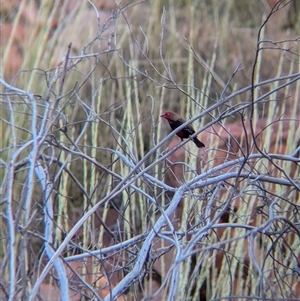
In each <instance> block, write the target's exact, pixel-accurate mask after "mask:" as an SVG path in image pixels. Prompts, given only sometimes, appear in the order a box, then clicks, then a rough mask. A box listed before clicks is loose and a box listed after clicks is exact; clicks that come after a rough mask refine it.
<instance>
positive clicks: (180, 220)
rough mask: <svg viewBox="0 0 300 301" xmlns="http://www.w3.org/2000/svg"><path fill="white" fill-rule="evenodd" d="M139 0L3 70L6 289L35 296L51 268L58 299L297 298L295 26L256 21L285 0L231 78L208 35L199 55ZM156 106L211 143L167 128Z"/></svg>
mask: <svg viewBox="0 0 300 301" xmlns="http://www.w3.org/2000/svg"><path fill="white" fill-rule="evenodd" d="M154 2H155V1H154ZM86 5H89V6H91V5H92V6H93V3H92V2H88V3H87V4H86ZM144 5H145V3H138V2H129V4H127V5H125V6H123V7H119V8H118V9H117V10H116V12H115V13H114V14H112V16H111V17H110V18H109V19H108V20H107V21H106V22H105V23H104V24H101V22H100V21H101V20H100V16H99V15H98V12H97V10H96V8H95V9H94V8H93V14H94V16H96V17H97V22H98V30H97V33H96V34H95V35H94V36H93V38H91V39H89V42H88V43H87V44H86V45H85V46H84V47H82V48H81V50H80V51H78V52H77V54H76V55H75V52H76V50H74V49H73V47H74V46H73V44H72V43H70V44H69V47H67V48H64V56H63V58H62V60H61V61H60V62H59V63H56V64H55V67H53V68H51V69H49V68H47V67H45V66H43V67H41V65H42V62H45V61H46V62H50V57H52V56H53V54H54V53H55V51H54V46H53V49H51V48H49V53H48V52H46V51H45V52H44V53H40V54H39V53H38V54H36V55H37V60H36V61H34V64H33V65H32V66H33V67H34V68H32V66H31V65H30V63H29V62H30V61H31V60H30V59H28V62H27V63H28V64H29V65H28V66H27V69H25V68H24V69H22V71H20V72H19V73H18V74H17V75H16V76H15V77H14V78H13V79H12V80H11V81H10V82H8V81H7V80H5V79H4V78H3V77H1V79H0V82H1V85H2V92H1V123H2V130H3V133H2V147H1V161H0V162H1V170H0V173H1V178H2V179H3V180H2V181H1V182H2V184H1V192H2V194H1V203H0V205H1V229H0V234H1V236H0V237H1V241H2V244H1V246H0V254H1V264H0V265H1V269H0V278H1V279H2V280H1V294H2V295H1V297H3V299H4V300H6V299H8V300H16V298H19V299H20V300H30V301H31V300H36V299H35V298H40V300H45V299H43V298H44V297H43V296H42V295H41V294H40V293H39V290H40V287H41V285H42V284H45V283H47V284H51V285H54V286H55V287H58V288H59V291H60V294H61V299H62V300H69V299H70V298H75V297H72V295H73V294H75V293H78V294H79V295H80V296H81V297H82V298H86V299H88V300H106V301H107V300H115V298H117V297H119V298H120V297H122V298H124V299H126V300H151V298H158V299H157V300H200V298H201V300H205V299H206V300H243V297H245V298H246V297H249V296H251V298H252V299H253V300H296V299H297V297H299V291H300V289H299V284H298V279H299V274H300V266H299V260H300V255H299V249H300V245H299V240H300V221H299V220H300V213H299V210H300V201H299V191H300V174H299V163H300V159H299V157H300V156H299V153H300V145H299V137H300V127H299V118H300V117H299V99H300V92H299V91H300V58H299V49H300V45H299V40H300V37H299V36H291V35H290V36H289V37H287V38H286V39H284V40H272V39H269V37H268V36H267V35H266V27H267V26H268V24H269V22H272V18H276V16H277V14H278V13H279V12H280V11H282V10H285V9H287V7H288V5H290V2H289V1H278V2H277V3H276V5H275V6H274V7H273V8H272V9H270V12H269V14H266V15H265V16H264V20H263V23H262V25H261V26H260V28H259V31H258V32H257V37H256V45H255V47H256V49H255V48H253V54H254V55H253V60H252V61H251V69H249V72H246V71H244V69H243V68H244V65H243V64H244V62H243V61H239V62H237V64H236V66H235V70H231V71H228V70H227V72H228V73H227V75H228V76H227V80H224V79H222V76H219V75H218V72H217V71H216V69H218V63H217V61H218V59H220V57H221V53H218V49H219V45H217V42H215V45H214V46H213V48H212V50H213V51H212V52H211V55H210V56H209V57H208V56H207V54H205V55H206V58H204V57H203V55H201V54H200V53H199V52H198V50H197V48H198V47H197V45H196V43H195V40H197V39H196V37H197V35H198V33H197V32H195V31H196V29H195V30H194V29H193V26H192V25H191V26H190V27H189V31H188V35H186V36H185V37H184V38H183V36H184V34H181V33H180V32H178V31H177V28H176V22H178V19H177V16H176V13H175V12H174V11H172V7H170V8H169V10H168V9H163V8H162V6H159V5H157V4H156V5H157V6H156V5H155V4H149V6H150V7H151V10H150V11H151V12H152V13H153V12H156V14H157V15H156V17H155V20H156V21H157V20H159V19H160V23H159V24H158V23H155V22H154V21H153V23H151V21H149V23H148V24H147V25H145V24H142V25H143V26H142V25H140V24H139V21H140V20H139V18H142V16H139V15H138V12H139V9H140V6H141V7H142V8H143V12H144V13H145V14H146V13H147V8H145V7H144ZM146 5H148V3H146ZM199 5H200V4H199ZM201 7H202V6H201V5H200V7H197V5H196V7H191V9H190V10H189V16H188V18H189V22H190V24H193V22H196V18H197V9H200V8H201ZM158 15H159V18H157V16H158ZM133 16H135V17H136V18H137V21H136V22H137V23H135V26H133V25H132V23H133V22H134V21H133V18H134V17H133ZM137 16H138V17H137ZM146 26H148V28H147V27H146ZM151 31H153V32H155V33H159V34H158V35H156V38H157V39H156V42H154V41H155V39H154V38H153V36H151V40H150V39H149V38H150V32H151ZM218 34H220V36H219V38H220V39H222V37H221V32H219V33H218ZM216 40H217V39H216ZM174 41H178V45H176V43H174ZM50 42H51V43H53V41H51V40H49V41H48V42H47V43H49V44H45V45H50ZM37 43H38V41H37ZM42 46H43V45H42ZM42 46H41V48H44V49H46V47H42ZM49 47H50V46H49ZM34 49H39V48H38V47H37V48H34ZM273 54H274V57H275V58H276V59H278V63H276V64H275V66H276V65H277V69H272V70H266V68H268V60H269V57H272V55H273ZM39 55H40V57H39ZM205 55H204V56H205ZM46 58H49V61H48V60H46ZM29 66H31V67H29ZM273 67H274V65H272V68H273ZM243 72H244V73H243ZM240 78H243V79H245V80H246V81H247V80H248V85H245V86H243V87H242V86H239V83H240V82H239V79H240ZM165 109H172V110H176V111H177V112H179V113H180V114H181V115H183V116H185V117H187V119H189V120H188V121H187V123H189V122H193V125H194V127H195V128H197V134H199V137H202V139H205V141H203V142H204V143H205V144H206V147H205V150H203V151H202V150H201V151H200V152H198V150H197V149H196V148H195V146H194V145H193V144H192V143H190V142H189V141H188V140H185V141H183V142H180V141H179V139H178V140H177V139H176V138H174V135H175V134H174V132H172V133H170V132H169V128H168V127H165V126H166V124H165V123H164V122H162V121H160V120H159V115H160V114H161V112H163V111H164V110H165ZM187 123H186V124H187ZM186 124H184V125H182V126H181V127H180V128H182V127H184V126H185V125H186ZM234 127H235V128H236V127H237V130H235V132H234V133H233V132H232V131H231V129H232V128H234ZM180 128H179V129H180ZM173 139H174V140H173ZM171 140H172V142H171V143H170V141H171ZM174 141H175V143H174ZM88 259H92V267H91V268H90V267H88V263H87V260H88ZM75 261H76V262H81V263H82V264H81V265H80V269H79V270H78V269H77V270H76V269H75V268H74V267H72V262H75ZM89 277H90V278H89ZM93 277H94V278H93ZM100 279H105V281H104V283H105V288H104V287H102V284H101V285H100V284H99V280H100ZM154 282H155V283H156V285H157V286H155V285H154ZM104 289H105V290H107V291H108V294H107V295H106V296H104V295H102V294H101V291H104ZM77 296H78V295H77ZM252 299H251V300H252ZM74 300H77V299H74ZM245 300H246V299H245Z"/></svg>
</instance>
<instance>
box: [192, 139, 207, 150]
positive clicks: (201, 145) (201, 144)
mask: <svg viewBox="0 0 300 301" xmlns="http://www.w3.org/2000/svg"><path fill="white" fill-rule="evenodd" d="M193 141H194V143H195V144H196V145H197V147H198V148H200V147H204V146H205V145H204V143H202V142H201V141H200V140H198V138H197V137H195V138H194V139H193Z"/></svg>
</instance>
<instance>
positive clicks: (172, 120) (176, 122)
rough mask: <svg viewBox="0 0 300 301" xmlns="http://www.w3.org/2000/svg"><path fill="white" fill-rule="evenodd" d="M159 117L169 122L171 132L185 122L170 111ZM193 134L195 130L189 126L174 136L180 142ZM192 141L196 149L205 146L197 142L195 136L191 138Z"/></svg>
mask: <svg viewBox="0 0 300 301" xmlns="http://www.w3.org/2000/svg"><path fill="white" fill-rule="evenodd" d="M160 117H163V118H165V119H166V120H167V121H168V122H169V124H170V127H171V129H172V130H173V131H174V130H176V129H177V128H178V127H179V126H181V125H182V124H183V123H185V122H186V121H185V120H184V119H183V118H181V117H180V116H179V115H177V114H176V113H174V112H171V111H168V112H165V113H163V114H162V115H160ZM193 134H195V130H194V128H193V127H192V126H191V125H190V124H188V125H186V126H185V127H184V128H183V129H181V130H180V131H178V132H177V133H176V135H177V136H178V137H179V138H180V139H181V141H182V140H183V138H185V139H188V138H189V137H190V136H192V135H193ZM193 141H194V143H195V144H196V145H197V147H204V146H205V145H204V143H202V142H201V141H200V140H198V138H197V136H196V137H194V138H193Z"/></svg>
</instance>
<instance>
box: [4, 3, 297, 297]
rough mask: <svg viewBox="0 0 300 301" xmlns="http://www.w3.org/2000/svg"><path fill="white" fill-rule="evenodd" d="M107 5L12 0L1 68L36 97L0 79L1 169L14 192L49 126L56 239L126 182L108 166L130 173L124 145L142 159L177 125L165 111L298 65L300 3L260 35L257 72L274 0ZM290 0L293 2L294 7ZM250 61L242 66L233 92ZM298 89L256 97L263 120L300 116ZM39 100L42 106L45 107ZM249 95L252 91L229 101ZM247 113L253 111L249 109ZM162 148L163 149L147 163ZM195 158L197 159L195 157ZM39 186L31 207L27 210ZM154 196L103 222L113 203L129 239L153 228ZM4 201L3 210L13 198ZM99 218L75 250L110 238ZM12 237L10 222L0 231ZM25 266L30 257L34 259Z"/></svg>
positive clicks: (18, 206) (45, 160)
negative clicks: (164, 117) (13, 164)
mask: <svg viewBox="0 0 300 301" xmlns="http://www.w3.org/2000/svg"><path fill="white" fill-rule="evenodd" d="M16 2H18V1H16ZM106 2H107V3H105V1H98V2H97V1H94V4H93V5H94V6H95V7H93V5H92V4H91V3H90V2H88V1H84V2H78V1H60V0H56V1H48V0H43V1H38V2H36V1H29V0H28V1H20V2H18V5H14V4H12V2H10V1H4V3H3V5H1V20H2V24H3V26H2V29H1V31H2V32H1V35H2V38H1V49H0V54H1V57H2V58H3V61H2V72H3V74H2V76H3V79H4V80H5V81H6V83H7V84H8V85H11V86H13V87H16V88H18V89H20V90H23V91H27V92H28V94H30V95H31V96H25V94H23V93H21V92H20V93H19V92H18V91H16V90H15V91H10V90H9V89H8V88H5V87H3V86H2V87H1V89H2V90H1V130H2V131H1V132H2V136H1V141H2V142H1V143H2V146H1V160H2V161H1V162H2V163H3V162H4V163H5V164H6V167H5V165H4V163H3V164H2V165H1V169H0V177H1V179H4V181H3V182H2V183H3V184H2V185H3V187H2V192H4V194H5V192H6V189H9V187H7V186H5V185H6V184H5V179H7V177H8V175H7V167H8V166H9V160H10V159H11V158H12V156H13V155H14V154H16V153H18V154H17V160H18V162H21V160H23V159H24V160H26V158H28V153H29V151H30V148H31V144H28V145H26V143H27V142H29V141H30V140H31V139H32V135H33V133H32V132H33V128H34V129H35V130H36V131H37V132H39V131H40V129H41V128H43V130H44V131H45V134H44V135H42V136H41V137H44V138H43V139H44V143H43V144H42V146H41V149H42V152H41V154H40V157H39V158H38V159H39V160H38V161H37V162H40V164H41V165H42V166H44V167H45V168H49V172H50V173H49V178H50V181H51V182H52V183H53V184H54V191H53V193H54V195H55V213H56V215H55V218H56V220H55V224H56V225H57V228H56V230H55V231H56V233H55V245H56V246H58V245H59V244H60V243H61V241H62V239H63V238H64V236H65V235H66V233H68V231H69V229H70V228H71V227H72V225H73V224H74V223H76V221H77V218H73V215H74V212H76V210H77V209H78V208H80V210H82V211H80V212H81V213H84V212H86V210H87V209H88V208H90V207H92V206H93V205H94V204H96V203H97V202H98V201H99V200H101V199H102V198H103V197H105V196H106V195H108V194H109V193H110V191H111V190H112V189H113V187H115V186H116V184H117V183H118V181H117V179H116V178H114V177H112V176H111V175H110V174H109V172H110V173H114V174H118V175H120V176H121V177H126V175H127V174H128V173H129V172H130V168H129V167H128V166H126V165H125V164H123V163H122V162H121V160H120V159H119V158H118V156H117V155H116V154H115V153H114V150H117V151H120V152H121V153H123V154H125V155H126V156H128V157H129V158H130V159H131V160H132V162H138V160H140V159H142V158H143V157H144V156H145V154H146V153H147V152H149V151H150V150H151V149H152V148H153V147H154V146H155V145H156V144H157V143H158V142H159V141H161V140H162V138H163V137H164V136H166V135H167V134H168V133H169V128H167V127H165V125H163V124H162V123H161V122H160V120H159V115H160V114H161V112H162V111H164V110H174V111H176V112H178V113H179V114H180V115H183V116H186V117H187V118H188V117H191V116H195V115H197V114H199V113H201V112H203V110H204V109H205V108H207V107H208V106H209V105H211V104H214V103H216V102H217V101H218V100H219V98H220V97H221V96H222V97H224V96H228V95H231V94H233V93H234V92H236V91H239V90H241V89H242V88H244V87H247V86H250V85H251V81H252V76H253V72H255V75H256V78H255V80H256V82H260V81H264V80H267V79H271V78H275V77H279V76H286V75H289V74H292V73H296V72H299V49H300V46H299V40H298V42H296V41H295V37H297V36H298V37H299V34H300V29H299V21H300V20H299V15H298V17H297V12H299V5H298V4H299V3H298V2H297V1H292V2H291V4H290V3H288V1H283V4H285V3H286V4H287V6H286V7H284V5H282V6H283V8H282V9H281V10H279V11H278V12H276V13H275V14H274V15H273V16H272V17H271V18H270V20H269V21H268V23H267V24H266V27H265V28H264V31H263V32H262V36H261V39H263V40H266V41H273V42H276V43H271V42H270V43H269V44H268V45H269V47H267V46H264V47H265V48H266V49H265V50H264V51H263V52H262V54H261V58H260V66H259V69H258V70H253V64H254V61H255V58H256V57H255V55H256V49H257V42H258V41H257V35H258V31H259V28H260V26H261V24H262V23H263V21H264V20H265V18H266V16H267V15H268V13H269V12H270V11H271V9H272V6H273V5H275V3H276V1H266V0H261V1H251V0H244V1H228V0H211V1H209V0H203V1H195V0H185V1H184V0H182V1H176V0H160V1H121V3H120V4H119V6H117V5H115V6H114V5H112V7H111V3H109V1H106ZM290 6H292V7H294V8H295V10H291V11H292V15H291V11H290ZM95 8H97V10H95ZM98 9H99V10H100V11H98ZM294 12H295V15H294ZM97 14H98V17H99V18H97ZM287 16H289V18H287ZM98 22H99V23H98ZM297 24H298V25H297ZM68 47H69V48H68ZM285 49H289V50H290V49H293V50H292V51H288V52H285ZM66 58H67V64H66ZM240 63H242V68H241V69H240V70H239V71H238V73H237V75H236V76H235V77H234V79H233V80H232V81H231V82H230V83H229V85H228V87H227V88H226V90H224V88H225V87H226V84H227V82H228V81H229V80H230V79H231V76H232V74H233V73H234V71H235V69H236V68H237V67H238V65H239V64H240ZM276 84H277V83H274V82H270V83H269V84H266V85H264V86H263V87H261V89H260V90H259V92H257V93H258V94H257V96H258V97H259V96H261V95H263V94H264V93H267V92H268V91H272V90H274V89H276ZM297 89H299V83H298V84H297V83H296V84H294V85H291V86H290V87H287V88H286V89H281V90H279V91H278V93H277V91H276V93H274V95H271V96H270V99H268V100H266V101H265V102H262V104H260V105H257V106H256V111H255V121H258V120H260V119H265V120H268V121H270V122H271V121H272V120H275V119H280V118H281V117H282V116H284V117H289V118H291V119H293V120H298V121H299V115H297V114H296V112H297V110H299V106H297V102H298V103H299V101H298V100H299V91H298V92H297ZM30 97H32V99H34V101H35V103H36V112H35V113H34V111H33V105H32V99H31V98H30ZM250 100H251V91H250V90H248V91H247V92H245V93H241V94H238V95H237V97H235V98H233V99H232V100H230V101H229V102H228V103H227V105H228V106H234V105H236V104H239V103H243V102H248V101H250ZM269 100H270V101H271V100H279V101H276V103H275V102H269ZM281 100H282V101H281ZM283 100H284V101H283ZM226 108H227V107H226ZM226 108H225V107H223V108H220V109H219V111H218V112H213V113H212V114H211V115H207V116H205V117H204V118H202V119H201V120H199V121H198V122H195V123H194V126H195V127H196V128H201V127H203V126H204V125H205V124H206V123H208V122H210V121H212V120H213V119H214V118H216V117H217V116H218V114H219V113H221V112H222V110H223V111H225V110H226ZM298 112H299V111H298ZM33 114H35V116H36V121H34V120H33V117H32V116H33ZM245 116H246V118H249V112H248V111H247V112H245ZM237 120H239V115H238V114H233V115H232V116H231V117H230V118H227V119H226V120H225V121H224V123H234V122H236V121H237ZM295 124H296V126H295ZM297 124H298V123H297V122H296V123H293V124H292V123H291V126H292V127H294V129H293V133H294V135H296V134H299V129H297ZM298 125H299V124H298ZM271 135H276V136H277V137H278V138H277V140H279V139H280V137H279V136H280V132H279V131H278V133H268V136H271ZM41 139H42V138H41ZM293 141H295V140H293V137H290V136H289V137H288V141H287V145H286V147H287V148H286V152H287V153H291V152H292V151H293V150H294V149H295V145H292V142H293ZM265 142H266V145H267V144H268V141H265ZM214 143H215V144H214ZM216 145H217V141H215V142H214V141H211V144H210V145H209V147H210V148H212V149H213V148H214V147H215V146H216ZM278 148H279V145H278ZM275 150H276V149H275ZM277 150H278V149H277ZM79 153H84V154H85V155H86V156H87V157H89V158H92V159H93V160H95V162H98V163H99V166H96V165H95V164H94V162H92V161H90V160H88V159H86V158H84V157H83V156H81V155H79ZM159 155H160V154H159V153H153V154H152V156H151V157H149V158H148V159H147V161H146V162H145V164H144V165H143V167H146V166H148V165H149V164H151V163H152V162H154V161H155V160H156V159H157V158H158V157H159ZM186 159H187V160H188V162H189V163H191V165H192V166H195V164H196V158H194V157H193V156H190V157H188V158H186ZM61 163H62V164H63V166H62V165H61ZM29 166H30V162H28V161H24V164H19V165H18V168H17V170H16V171H15V175H14V186H13V187H12V188H13V198H14V204H13V205H14V210H15V212H16V213H17V214H19V216H20V221H21V222H20V224H22V226H24V225H26V226H28V230H30V231H32V232H36V233H39V235H42V233H43V222H42V216H43V213H42V209H43V192H42V191H41V188H40V186H39V185H38V179H36V178H34V179H33V182H30V183H29V182H27V181H28V179H29V177H28V174H27V172H28V169H29ZM63 167H64V168H66V169H65V170H68V171H69V174H68V173H66V172H65V171H63ZM164 168H165V166H164V164H158V165H157V166H156V167H154V168H153V169H152V170H151V172H150V173H151V174H153V175H156V176H157V177H158V178H159V179H164V177H165V175H164V171H163V170H164ZM70 175H72V177H73V178H72V177H71V176H70ZM189 177H192V174H191V175H189V176H187V178H189ZM30 185H32V189H33V192H32V195H31V201H30V206H29V207H30V209H31V210H32V214H33V215H32V216H31V215H30V216H28V213H25V212H23V211H22V210H23V209H22V206H23V205H24V202H25V200H24V197H25V196H26V195H27V194H26V193H27V189H28V187H29V186H30ZM136 186H137V187H140V188H141V189H142V190H144V191H148V192H149V191H151V193H150V194H151V195H153V196H155V197H157V198H159V200H160V201H161V202H162V204H164V202H167V201H168V200H164V197H166V196H164V195H163V193H162V192H161V191H160V190H158V189H157V188H155V187H151V186H150V185H148V184H147V183H146V182H143V181H142V180H140V181H139V180H137V183H136ZM280 193H281V192H280ZM282 193H283V192H282ZM293 197H295V196H294V195H293ZM2 199H4V197H2ZM295 200H296V199H295ZM221 201H222V200H221V198H220V202H221ZM298 201H299V200H298ZM129 204H130V205H129ZM145 204H147V202H146V199H144V200H143V199H142V197H141V196H140V195H138V194H136V193H134V192H133V191H130V189H128V190H126V191H124V192H123V193H122V194H119V195H117V196H116V197H115V198H114V200H113V201H112V202H111V203H110V204H109V206H105V208H102V211H101V214H100V215H101V216H100V218H104V219H105V216H106V215H107V214H108V210H109V207H113V208H116V209H117V210H118V212H119V213H120V216H121V217H122V218H119V221H120V223H121V224H120V225H121V227H122V229H123V232H122V235H123V239H127V238H130V237H132V236H134V235H135V234H137V233H142V232H144V231H146V229H147V227H148V225H147V222H146V218H145V219H143V218H141V219H137V218H136V216H140V217H146V216H150V219H151V220H152V221H154V219H155V215H151V214H150V213H149V212H150V211H151V210H150V207H149V206H148V205H145ZM1 206H2V208H4V207H5V205H4V203H3V201H2V205H1ZM2 208H1V209H2ZM184 209H185V210H186V212H190V210H191V208H190V207H189V208H187V207H184ZM241 210H245V208H242V209H241ZM148 214H149V215H148ZM245 214H246V213H245ZM123 218H124V219H123ZM95 220H96V218H95V217H93V218H91V219H89V220H88V222H87V223H85V225H84V227H83V229H82V233H81V234H80V238H81V237H83V238H84V241H83V242H82V243H80V247H78V249H76V250H75V251H74V252H79V249H80V248H81V247H83V248H85V249H93V248H97V247H98V245H97V243H98V242H99V244H100V246H101V241H102V239H103V236H104V232H105V229H104V228H103V227H102V226H99V228H95ZM27 223H28V224H27ZM185 226H186V225H182V230H184V227H185ZM6 235H7V234H6V229H5V227H4V228H2V229H1V237H2V238H3V237H5V236H6ZM227 235H230V233H227ZM95 237H96V238H95ZM80 238H77V239H79V241H80ZM20 239H21V237H20ZM32 241H33V243H32V244H31V245H30V248H28V251H27V252H28V254H29V257H32V258H35V256H39V255H38V254H39V252H40V247H41V245H42V240H41V239H40V238H38V237H35V238H32ZM5 248H6V246H5V244H3V245H2V247H0V255H1V258H2V257H3V256H4V254H5V252H6V251H5ZM239 248H240V247H239ZM239 250H240V249H239ZM240 251H241V250H240ZM241 252H242V251H241ZM70 254H71V252H70ZM70 254H69V255H70ZM239 255H241V254H238V255H237V256H239ZM208 260H209V259H208ZM26 264H28V267H29V266H30V263H29V262H27V263H26ZM236 268H237V269H241V267H237V266H236ZM225 270H226V269H225V267H223V270H222V271H223V273H224V275H226V273H227V272H228V271H225ZM208 273H209V272H208ZM205 275H206V274H205ZM253 277H255V276H253ZM218 281H220V280H218ZM219 283H220V282H219ZM227 284H228V283H227V282H226V283H225V285H227ZM211 289H212V290H213V289H214V288H213V287H212V288H211ZM219 290H220V291H222V290H221V288H219ZM224 291H225V289H224V290H223V292H224ZM211 294H212V295H214V293H213V292H211Z"/></svg>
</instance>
